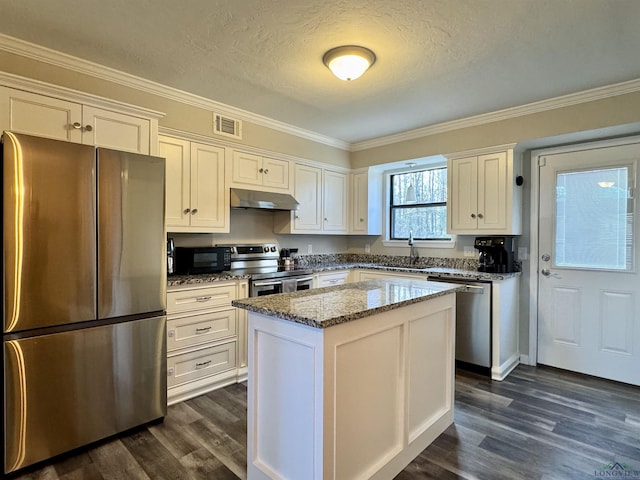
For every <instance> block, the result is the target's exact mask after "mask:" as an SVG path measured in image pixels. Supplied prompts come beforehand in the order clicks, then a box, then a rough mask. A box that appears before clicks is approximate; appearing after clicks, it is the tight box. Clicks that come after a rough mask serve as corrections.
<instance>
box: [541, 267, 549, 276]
mask: <svg viewBox="0 0 640 480" xmlns="http://www.w3.org/2000/svg"><path fill="white" fill-rule="evenodd" d="M540 273H541V274H543V275H544V276H545V277H549V276H551V270H549V269H548V268H543V269H542V270H540Z"/></svg>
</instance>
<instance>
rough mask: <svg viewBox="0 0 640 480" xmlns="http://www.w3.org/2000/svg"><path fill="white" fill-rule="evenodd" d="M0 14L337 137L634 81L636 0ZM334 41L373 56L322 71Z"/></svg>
mask: <svg viewBox="0 0 640 480" xmlns="http://www.w3.org/2000/svg"><path fill="white" fill-rule="evenodd" d="M0 8H1V10H0V11H1V16H0V32H1V33H4V34H7V35H10V36H13V37H17V38H20V39H24V40H27V41H29V42H32V43H35V44H39V45H43V46H46V47H49V48H51V49H54V50H58V51H61V52H64V53H68V54H70V55H73V56H76V57H79V58H83V59H87V60H91V61H93V62H96V63H99V64H102V65H106V66H109V67H112V68H115V69H117V70H121V71H123V72H127V73H130V74H133V75H136V76H139V77H142V78H146V79H149V80H153V81H155V82H158V83H161V84H164V85H167V86H171V87H175V88H178V89H180V90H184V91H187V92H191V93H194V94H197V95H200V96H203V97H206V98H209V99H212V100H215V101H218V102H222V103H225V104H228V105H232V106H234V107H237V108H241V109H244V110H247V111H249V112H253V113H257V114H260V115H263V116H266V117H270V118H273V119H276V120H279V121H281V122H285V123H289V124H292V125H295V126H297V127H301V128H304V129H307V130H311V131H314V132H317V133H321V134H323V135H327V136H330V137H334V138H337V139H341V140H345V141H348V142H358V141H363V140H368V139H371V138H376V137H379V136H383V135H388V134H393V133H399V132H402V131H407V130H411V129H415V128H419V127H424V126H428V125H432V124H436V123H440V122H444V121H449V120H455V119H459V118H464V117H468V116H472V115H477V114H482V113H488V112H492V111H496V110H500V109H503V108H508V107H514V106H519V105H523V104H527V103H531V102H535V101H539V100H544V99H547V98H552V97H556V96H560V95H565V94H569V93H575V92H579V91H583V90H587V89H590V88H595V87H600V86H604V85H610V84H614V83H618V82H622V81H626V80H633V79H637V78H640V61H638V60H639V57H638V52H640V28H639V25H640V23H639V20H640V1H638V0H390V1H379V0H322V1H309V0H270V1H267V0H229V1H226V0H221V1H214V0H185V1H183V2H178V1H176V0H134V1H131V0H84V1H81V2H78V1H70V0H47V1H42V0H20V1H16V0H0ZM345 44H359V45H363V46H366V47H368V48H370V49H372V50H373V51H374V52H375V53H376V55H377V61H376V63H375V64H374V66H373V67H372V68H371V69H370V70H369V71H368V72H367V73H365V75H364V76H363V77H361V78H360V79H358V80H355V81H353V82H343V81H341V80H338V79H337V78H335V77H333V75H332V74H331V73H330V72H329V70H328V69H327V68H326V67H325V66H324V65H323V64H322V56H323V54H324V53H325V52H326V51H327V50H328V49H330V48H332V47H335V46H339V45H345ZM0 68H1V66H0Z"/></svg>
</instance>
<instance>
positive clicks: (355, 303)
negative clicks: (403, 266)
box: [232, 277, 464, 328]
mask: <svg viewBox="0 0 640 480" xmlns="http://www.w3.org/2000/svg"><path fill="white" fill-rule="evenodd" d="M463 288H464V287H463V286H461V285H455V284H451V283H443V282H427V281H425V280H409V279H404V278H393V277H389V278H382V279H379V280H367V281H364V282H357V283H347V284H344V285H337V286H332V287H324V288H316V289H313V290H304V291H299V292H292V293H281V294H278V295H267V296H264V297H254V298H245V299H241V300H234V301H233V302H232V305H233V306H235V307H238V308H244V309H245V310H249V311H251V312H256V313H261V314H263V315H268V316H271V317H276V318H281V319H284V320H290V321H292V322H296V323H302V324H304V325H309V326H311V327H315V328H327V327H331V326H333V325H338V324H340V323H344V322H349V321H352V320H356V319H358V318H363V317H368V316H371V315H374V314H377V313H382V312H386V311H389V310H393V309H395V308H400V307H403V306H405V305H410V304H412V303H417V302H423V301H426V300H429V299H431V298H435V297H439V296H442V295H447V294H449V293H453V292H456V291H458V290H462V289H463Z"/></svg>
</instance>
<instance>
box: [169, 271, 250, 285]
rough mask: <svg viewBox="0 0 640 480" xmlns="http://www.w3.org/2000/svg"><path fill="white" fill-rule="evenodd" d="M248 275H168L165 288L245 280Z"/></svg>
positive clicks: (224, 273) (227, 273)
mask: <svg viewBox="0 0 640 480" xmlns="http://www.w3.org/2000/svg"><path fill="white" fill-rule="evenodd" d="M248 278H249V275H235V274H233V273H231V272H221V273H204V274H201V275H169V276H167V287H179V286H182V285H199V284H201V283H215V282H229V281H233V280H247V279H248Z"/></svg>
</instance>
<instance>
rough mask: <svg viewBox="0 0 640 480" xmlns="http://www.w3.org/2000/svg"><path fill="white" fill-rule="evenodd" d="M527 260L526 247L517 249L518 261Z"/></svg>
mask: <svg viewBox="0 0 640 480" xmlns="http://www.w3.org/2000/svg"><path fill="white" fill-rule="evenodd" d="M527 258H529V254H528V253H527V247H518V260H520V261H522V260H526V259H527Z"/></svg>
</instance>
